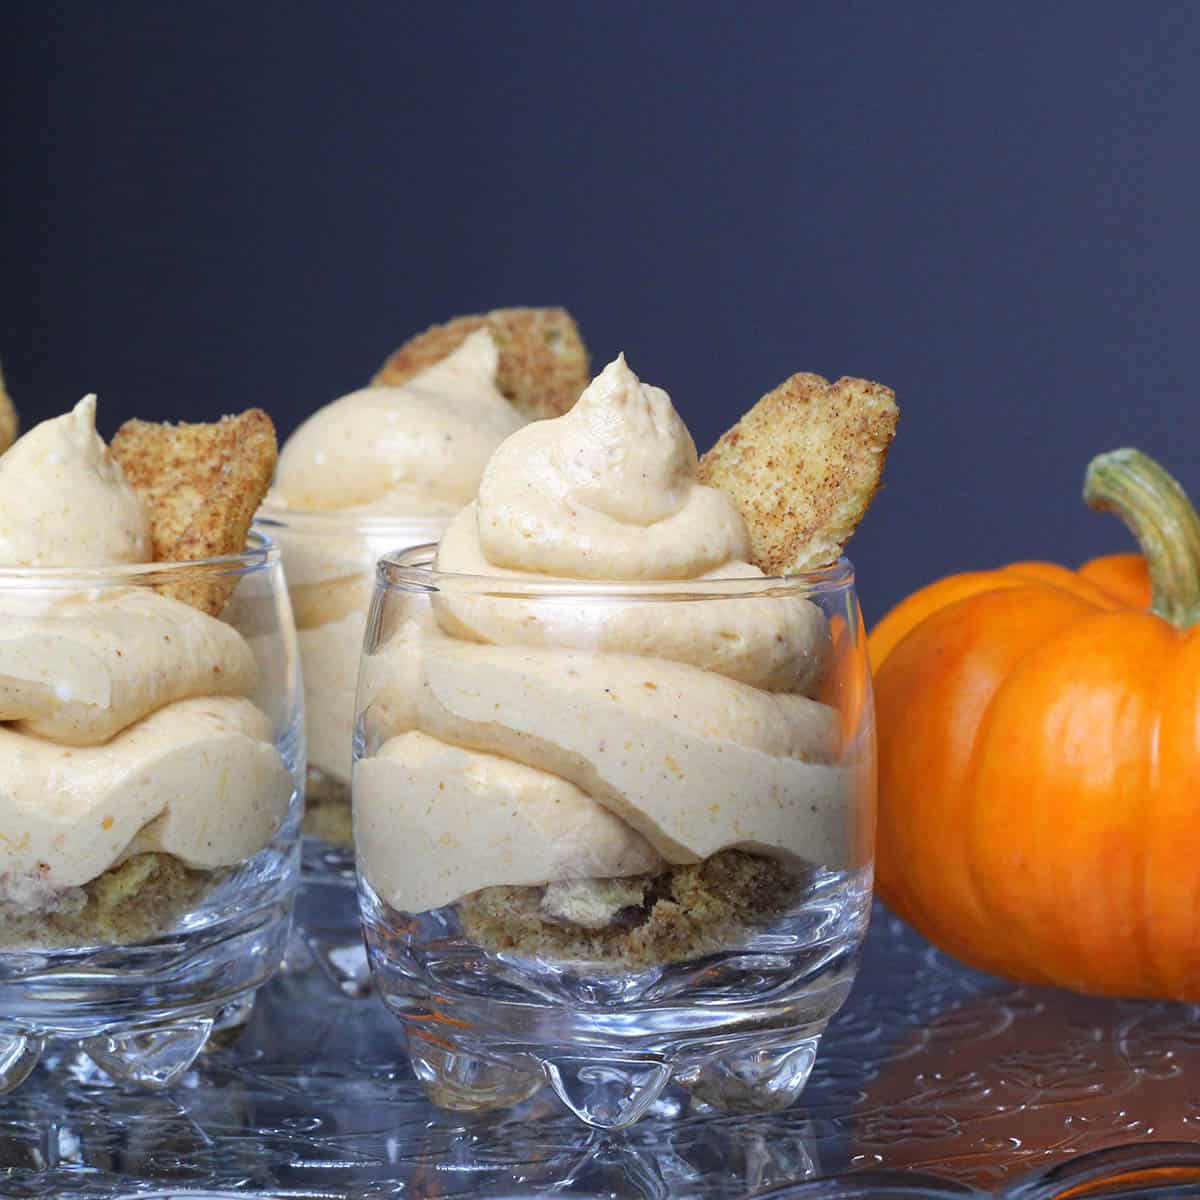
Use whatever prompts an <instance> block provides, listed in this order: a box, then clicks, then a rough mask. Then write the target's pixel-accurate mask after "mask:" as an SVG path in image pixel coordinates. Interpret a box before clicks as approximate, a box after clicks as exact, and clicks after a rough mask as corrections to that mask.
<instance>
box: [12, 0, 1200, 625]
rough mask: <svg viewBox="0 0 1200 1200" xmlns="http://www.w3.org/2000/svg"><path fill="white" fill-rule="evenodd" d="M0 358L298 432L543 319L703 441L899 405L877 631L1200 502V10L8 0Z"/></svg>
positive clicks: (22, 367)
mask: <svg viewBox="0 0 1200 1200" xmlns="http://www.w3.org/2000/svg"><path fill="white" fill-rule="evenodd" d="M0 46H2V47H3V60H4V65H3V71H2V75H0V105H2V108H0V155H2V166H0V171H2V174H0V180H2V182H0V216H2V218H3V220H2V223H0V357H2V358H3V361H4V366H5V371H6V374H7V376H8V381H9V385H10V389H11V391H12V392H13V394H14V396H15V398H16V399H17V402H18V404H19V406H20V407H21V408H22V410H23V414H24V416H25V418H26V421H27V423H28V422H31V421H33V420H36V419H40V418H42V417H45V416H48V415H51V414H54V413H57V412H60V411H61V410H63V409H64V408H66V407H67V406H69V405H70V404H72V403H73V402H74V401H75V400H77V399H78V398H79V396H80V395H81V394H82V393H83V392H84V391H85V390H97V391H99V392H100V395H101V402H102V423H103V425H104V428H105V430H106V432H111V431H112V429H114V428H115V427H116V425H117V424H119V423H120V421H121V420H123V419H124V418H126V417H127V416H130V415H133V414H138V415H142V416H146V417H175V418H191V419H201V418H205V417H210V416H212V415H213V414H215V413H217V412H219V411H230V410H234V409H238V408H242V407H245V406H247V405H250V404H261V405H263V406H265V407H266V408H268V409H269V410H270V411H271V412H272V413H273V414H274V416H275V418H276V421H277V422H278V424H279V426H280V429H281V432H284V433H286V432H287V431H289V430H290V429H291V428H292V427H294V425H295V424H296V423H297V421H298V420H299V419H301V418H302V417H303V415H304V414H306V413H307V412H309V411H310V410H311V409H313V408H314V407H316V406H317V405H319V404H321V403H323V402H325V401H327V400H330V399H332V398H334V397H335V396H337V395H338V394H340V393H342V392H345V391H348V390H350V389H351V388H353V387H354V386H356V385H358V384H360V383H361V382H362V381H364V380H365V379H366V378H367V377H368V376H369V375H370V373H371V372H372V370H373V369H374V368H375V366H376V365H377V364H378V363H379V361H380V360H382V358H383V357H384V356H385V354H386V353H387V352H388V351H390V350H391V349H392V348H393V347H394V346H395V345H396V344H398V343H399V342H400V341H402V340H403V339H404V338H405V337H406V336H408V335H409V334H410V333H412V332H413V331H415V330H417V329H419V328H422V327H424V326H425V325H427V324H429V323H431V322H433V321H435V320H440V319H443V318H445V317H447V316H449V315H450V314H453V313H459V312H464V311H472V310H478V309H483V308H489V307H494V306H497V305H504V304H521V303H524V304H549V303H564V304H566V305H568V306H569V307H570V308H571V309H572V310H573V311H574V312H575V313H576V315H577V316H578V318H579V320H580V322H581V324H582V326H583V329H584V331H585V334H586V336H587V339H588V341H589V343H590V344H591V346H592V349H593V351H594V355H595V360H596V363H597V365H598V366H599V365H601V364H602V363H603V362H604V361H605V360H606V359H607V358H608V357H610V356H611V355H613V354H614V353H615V352H616V351H617V350H619V349H624V350H625V351H626V352H627V353H628V355H629V357H630V360H631V362H632V364H633V366H634V368H635V369H636V370H638V371H639V372H640V373H642V374H643V375H644V376H645V377H646V378H648V379H649V380H650V381H652V382H654V383H658V384H661V385H663V386H665V387H667V388H668V389H669V390H670V391H671V393H672V395H673V396H674V397H675V400H676V403H677V404H678V406H679V408H680V409H681V411H682V412H683V414H684V416H685V418H686V419H687V420H688V422H689V424H690V425H691V427H692V429H693V432H694V433H695V435H696V440H697V442H698V443H699V444H700V445H701V448H703V447H704V446H706V445H707V444H708V443H709V442H710V441H712V440H713V438H714V437H715V436H716V435H717V433H718V432H719V431H720V430H721V429H722V428H724V427H725V426H726V425H727V424H729V423H730V422H732V421H733V420H734V418H735V417H736V416H737V415H738V413H739V412H740V411H741V410H742V409H744V408H745V407H747V406H748V405H749V404H750V403H751V402H752V401H753V400H754V399H756V398H757V396H758V395H759V394H760V393H761V392H762V391H764V390H766V389H767V388H769V387H771V386H773V385H774V384H776V383H778V382H779V381H780V380H781V379H783V378H784V377H785V376H786V375H788V374H789V373H790V372H792V371H794V370H816V371H820V372H822V373H824V374H827V375H833V376H836V375H839V374H843V373H845V374H858V375H866V376H869V377H872V378H876V379H879V380H882V381H884V382H886V383H888V384H890V385H891V386H893V387H894V388H895V389H896V391H897V394H898V397H899V400H900V404H901V406H902V409H903V414H904V415H903V419H902V422H901V429H900V435H899V438H898V441H897V444H896V448H895V450H894V453H893V455H892V460H891V462H890V464H889V469H888V477H887V481H888V487H887V490H886V492H885V493H884V495H883V496H882V497H881V499H880V501H879V502H878V504H877V505H876V508H875V509H874V510H873V512H872V514H871V517H870V518H869V520H868V521H867V523H866V524H865V526H864V528H863V530H862V533H861V534H860V536H859V537H858V539H857V540H856V542H855V543H854V546H853V549H852V556H853V557H854V559H855V560H856V561H857V563H858V565H859V571H860V581H861V585H862V588H863V592H864V596H865V599H866V606H867V611H868V614H869V615H870V616H877V615H879V613H880V612H881V611H882V609H883V607H884V606H885V605H887V604H890V603H892V602H893V601H894V600H896V599H898V598H899V597H900V595H902V594H903V592H905V591H906V590H908V589H910V588H912V587H915V586H916V585H918V584H919V583H921V582H923V581H925V580H926V579H929V578H931V577H933V576H935V575H938V574H942V573H945V572H948V571H951V570H955V569H960V568H967V567H974V566H979V565H983V564H988V563H992V562H996V561H1001V560H1006V559H1011V558H1019V557H1035V556H1036V557H1053V558H1058V559H1060V560H1063V561H1068V562H1074V561H1077V560H1079V559H1081V558H1083V557H1086V556H1088V555H1090V554H1093V553H1097V552H1100V551H1103V550H1106V549H1109V548H1122V547H1124V546H1125V545H1126V539H1125V535H1124V532H1123V530H1121V529H1120V527H1119V526H1117V525H1116V523H1115V522H1113V521H1112V520H1111V518H1104V517H1100V516H1094V515H1091V514H1089V513H1087V512H1086V511H1085V510H1084V509H1083V508H1082V505H1081V504H1080V502H1079V500H1078V492H1079V486H1080V482H1081V479H1082V474H1083V469H1084V465H1085V462H1086V460H1087V458H1088V456H1089V455H1090V454H1092V453H1093V452H1096V451H1099V450H1102V449H1107V448H1110V447H1112V446H1115V445H1119V444H1122V443H1137V444H1140V445H1141V446H1142V447H1143V448H1144V449H1146V450H1149V451H1151V452H1152V453H1155V454H1157V455H1160V456H1162V457H1163V458H1164V459H1165V460H1166V461H1167V462H1168V464H1169V465H1170V466H1171V467H1172V468H1173V469H1175V471H1176V472H1177V473H1178V474H1179V475H1180V476H1181V478H1182V479H1183V480H1184V481H1185V483H1187V484H1188V485H1189V486H1190V487H1191V488H1192V489H1193V491H1195V492H1200V464H1198V463H1197V456H1196V454H1195V452H1194V447H1195V446H1196V445H1197V443H1198V442H1200V407H1198V404H1197V394H1196V384H1195V376H1196V372H1197V366H1196V353H1195V347H1196V342H1197V335H1196V329H1197V320H1198V316H1200V261H1198V256H1197V246H1198V241H1200V236H1198V233H1197V226H1198V223H1200V154H1198V152H1197V122H1198V118H1200V71H1198V70H1197V61H1198V56H1200V5H1195V4H1181V3H1155V4H1145V5H1143V4H1137V3H1133V2H1130V3H1109V2H1092V3H1058V4H1053V5H1045V4H1042V3H1018V4H1007V5H996V4H992V5H985V4H982V3H963V4H933V3H887V4H885V3H870V4H868V3H846V2H837V3H767V2H765V0H759V2H750V0H743V2H741V3H732V2H730V3H722V4H716V3H704V2H699V0H697V2H694V3H685V2H683V0H674V2H664V3H657V4H646V3H628V2H617V0H606V2H603V3H602V2H600V0H596V2H595V3H589V2H578V0H577V2H570V0H568V2H562V0H559V2H557V3H549V2H546V3H541V2H539V3H513V4H508V3H501V2H499V0H497V2H494V3H445V4H420V5H409V4H402V3H384V2H382V0H375V2H366V0H349V2H335V0H329V2H327V3H315V2H312V0H307V2H305V0H288V2H287V3H268V4H255V3H243V2H241V0H238V2H220V3H218V2H204V3H198V2H196V3H190V4H181V5H176V4H162V3H158V2H155V3H145V2H141V0H138V2H132V0H125V2H121V0H116V2H113V3H108V4H99V3H82V2H71V3H47V2H46V0H28V2H26V0H19V2H14V0H0Z"/></svg>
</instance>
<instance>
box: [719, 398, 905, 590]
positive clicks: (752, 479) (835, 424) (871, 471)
mask: <svg viewBox="0 0 1200 1200" xmlns="http://www.w3.org/2000/svg"><path fill="white" fill-rule="evenodd" d="M899 416H900V410H899V409H898V408H897V407H896V398H895V394H894V393H893V392H892V391H891V389H890V388H886V387H884V386H883V385H882V384H879V383H871V382H869V381H868V380H865V379H849V378H844V379H839V380H838V381H837V382H836V383H830V382H829V381H828V380H827V379H824V378H822V377H821V376H820V375H809V374H799V375H793V376H792V377H791V378H790V379H788V380H787V381H786V382H784V383H782V384H780V385H779V387H777V388H776V389H775V390H774V391H772V392H768V393H767V395H765V396H764V397H763V398H762V399H761V400H760V401H759V402H758V403H757V404H756V405H755V406H754V407H753V408H752V409H750V411H749V412H748V413H746V415H745V416H744V417H742V419H741V420H740V421H739V422H738V423H737V424H736V425H735V426H734V427H733V428H732V429H730V430H728V431H727V432H726V433H724V434H723V435H722V436H721V438H720V440H719V441H718V442H717V444H716V445H715V446H713V448H712V449H711V450H709V451H708V453H707V454H705V455H704V456H703V457H702V458H701V459H700V479H701V480H702V481H703V482H704V483H707V484H708V485H710V486H711V487H716V488H720V490H721V491H723V492H724V493H725V494H726V495H727V496H728V497H729V498H730V499H731V500H732V501H733V502H734V504H735V505H736V506H737V508H738V511H739V512H740V513H741V514H742V518H743V519H744V520H745V522H746V524H747V526H749V529H750V539H751V543H752V545H753V557H754V563H755V565H756V566H758V567H759V568H761V569H762V570H763V571H765V572H766V573H767V574H768V575H789V574H796V573H798V572H801V571H811V570H815V569H816V568H818V567H823V566H828V565H829V564H830V563H833V562H836V561H837V559H838V556H839V555H840V554H841V552H842V547H843V546H844V545H845V544H846V542H848V541H849V540H850V537H851V535H852V534H853V533H854V530H855V528H856V527H857V526H858V523H859V521H861V520H862V518H863V514H864V513H865V512H866V511H867V508H868V507H869V506H870V503H871V500H872V499H873V498H874V496H875V492H876V491H877V489H878V488H879V480H880V476H881V475H882V474H883V466H884V462H885V460H886V459H887V453H888V449H889V448H890V446H891V444H892V438H893V437H894V436H895V432H896V421H897V420H898V418H899Z"/></svg>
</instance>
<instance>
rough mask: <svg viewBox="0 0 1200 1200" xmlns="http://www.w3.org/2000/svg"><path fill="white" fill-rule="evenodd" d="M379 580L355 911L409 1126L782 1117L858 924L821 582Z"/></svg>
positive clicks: (853, 831)
mask: <svg viewBox="0 0 1200 1200" xmlns="http://www.w3.org/2000/svg"><path fill="white" fill-rule="evenodd" d="M432 562H433V554H432V550H431V548H429V547H424V548H421V549H417V550H414V551H410V552H407V553H404V554H398V555H391V556H387V557H385V558H384V559H382V560H381V562H380V564H379V567H378V571H377V579H376V586H375V595H374V600H373V602H372V607H371V612H370V616H369V619H368V621H367V628H366V639H365V643H364V656H363V664H362V669H361V672H360V681H359V690H358V718H357V721H356V727H355V746H354V753H355V768H354V788H353V790H354V822H355V838H356V846H357V853H358V876H359V903H360V909H361V913H362V920H363V929H364V934H365V938H366V942H367V946H368V952H369V958H370V966H371V970H372V973H373V975H374V978H375V982H376V984H377V986H378V989H379V991H380V993H381V995H382V997H383V1000H384V1002H385V1004H386V1005H387V1006H388V1008H389V1009H390V1010H391V1011H392V1012H393V1013H394V1014H396V1015H397V1016H398V1017H399V1018H400V1019H401V1021H402V1023H403V1026H404V1029H405V1031H406V1034H407V1040H408V1047H409V1054H410V1059H411V1062H412V1066H413V1070H414V1072H415V1073H416V1075H417V1076H418V1078H419V1079H420V1080H421V1081H422V1082H423V1084H424V1086H425V1088H426V1091H427V1093H428V1095H429V1097H430V1099H431V1100H432V1101H433V1102H434V1103H436V1104H438V1105H441V1106H443V1107H447V1108H452V1109H461V1110H484V1109H492V1108H505V1107H509V1106H512V1105H515V1104H518V1103H520V1102H521V1101H523V1100H525V1099H527V1098H528V1097H530V1096H532V1095H533V1094H534V1093H535V1092H537V1091H538V1090H539V1089H540V1088H542V1087H543V1086H544V1085H547V1084H548V1085H549V1086H550V1087H551V1088H552V1089H553V1091H554V1092H555V1093H556V1094H557V1096H558V1098H559V1099H560V1100H561V1101H562V1102H563V1103H564V1104H565V1105H566V1106H567V1107H568V1108H569V1109H571V1110H572V1111H573V1112H574V1113H575V1114H576V1115H577V1116H578V1117H579V1118H580V1119H582V1120H583V1121H585V1122H587V1123H588V1124H590V1125H593V1126H597V1127H601V1128H620V1127H623V1126H626V1125H629V1124H631V1123H633V1122H634V1121H636V1120H638V1119H639V1118H640V1117H641V1116H643V1115H645V1114H646V1113H648V1112H655V1113H657V1114H660V1115H674V1114H678V1113H682V1112H684V1111H713V1110H719V1111H767V1110H775V1109H779V1108H783V1107H785V1106H786V1105H788V1104H790V1103H791V1102H792V1101H793V1100H794V1099H795V1098H796V1097H797V1096H798V1095H799V1094H800V1092H801V1090H802V1089H803V1087H804V1084H805V1082H806V1081H807V1079H808V1075H809V1073H810V1071H811V1069H812V1066H813V1062H814V1060H815V1056H816V1053H817V1048H818V1044H819V1041H820V1038H821V1034H822V1031H823V1030H824V1029H825V1026H826V1025H827V1023H828V1022H829V1020H830V1018H831V1017H832V1016H833V1015H834V1014H835V1013H836V1012H837V1010H838V1009H839V1008H840V1007H841V1005H842V1004H843V1002H844V1001H845V999H846V996H847V994H848V993H849V990H850V987H851V984H852V982H853V978H854V974H855V969H856V963H857V958H858V953H859V948H860V944H861V942H862V939H863V936H864V934H865V931H866V927H867V921H868V917H869V909H870V900H871V882H872V857H871V856H872V843H873V837H874V820H875V731H874V717H873V708H872V695H871V683H870V674H869V670H868V665H867V659H866V647H865V636H864V632H863V626H862V621H861V617H860V613H859V608H858V602H857V598H856V595H855V590H854V572H853V568H852V566H851V565H850V563H849V562H847V561H846V560H842V561H841V562H839V563H838V564H836V565H835V566H832V567H829V568H827V569H824V570H821V571H815V572H812V573H809V574H804V575H798V576H791V577H788V578H783V579H780V578H766V579H764V578H745V577H740V578H728V579H704V580H689V581H678V582H674V581H672V582H652V583H584V582H580V583H575V582H566V581H560V580H551V579H546V580H544V581H542V580H536V581H531V580H529V579H528V577H516V576H508V577H505V578H497V577H494V576H492V577H484V576H479V577H475V576H467V575H454V574H447V573H442V572H438V571H436V570H434V569H432V566H431V564H432Z"/></svg>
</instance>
